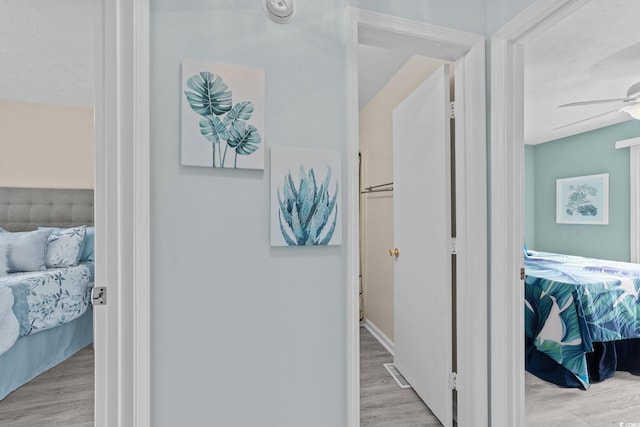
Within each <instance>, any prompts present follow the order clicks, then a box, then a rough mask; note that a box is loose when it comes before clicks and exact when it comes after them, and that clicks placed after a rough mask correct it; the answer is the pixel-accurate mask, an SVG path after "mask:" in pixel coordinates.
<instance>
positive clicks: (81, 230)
mask: <svg viewBox="0 0 640 427" xmlns="http://www.w3.org/2000/svg"><path fill="white" fill-rule="evenodd" d="M85 234H86V227H85V226H84V225H81V226H79V227H73V228H55V229H53V231H52V233H51V234H50V235H49V240H48V241H47V255H46V265H47V268H60V267H72V266H74V265H78V262H79V261H80V256H81V255H82V249H83V248H84V238H85Z"/></svg>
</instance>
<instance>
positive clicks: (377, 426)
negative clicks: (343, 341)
mask: <svg viewBox="0 0 640 427" xmlns="http://www.w3.org/2000/svg"><path fill="white" fill-rule="evenodd" d="M384 363H393V356H391V354H389V352H388V351H387V349H386V348H384V347H383V346H382V344H380V342H379V341H378V340H377V339H376V338H374V336H373V335H371V333H370V332H369V331H368V330H367V329H366V328H360V426H362V427H432V426H433V427H435V426H442V424H440V422H439V421H438V419H437V418H436V417H435V416H434V415H433V414H432V413H431V411H429V408H427V406H426V405H425V404H424V402H423V401H422V400H420V398H419V397H418V395H417V394H416V392H415V391H413V389H411V388H400V386H398V383H396V381H395V380H394V379H393V377H392V376H391V375H390V374H389V372H388V371H387V370H386V369H385V367H384V366H383V364H384Z"/></svg>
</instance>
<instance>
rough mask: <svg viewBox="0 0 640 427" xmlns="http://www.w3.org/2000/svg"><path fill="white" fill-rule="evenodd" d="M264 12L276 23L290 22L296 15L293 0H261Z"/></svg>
mask: <svg viewBox="0 0 640 427" xmlns="http://www.w3.org/2000/svg"><path fill="white" fill-rule="evenodd" d="M262 5H263V7H264V12H265V13H266V14H267V16H268V17H269V19H271V20H272V21H273V22H276V23H278V24H286V23H287V22H291V21H292V20H293V18H295V16H296V2H295V0H263V3H262Z"/></svg>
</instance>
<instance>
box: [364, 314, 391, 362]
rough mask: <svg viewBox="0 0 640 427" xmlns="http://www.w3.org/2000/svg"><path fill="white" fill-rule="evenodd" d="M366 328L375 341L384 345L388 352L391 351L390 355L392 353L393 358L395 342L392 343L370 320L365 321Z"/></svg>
mask: <svg viewBox="0 0 640 427" xmlns="http://www.w3.org/2000/svg"><path fill="white" fill-rule="evenodd" d="M364 327H365V328H367V330H368V331H369V332H371V335H373V337H374V338H375V339H377V340H378V341H380V344H382V345H383V346H384V348H386V349H387V351H389V353H391V355H392V356H393V341H391V340H390V339H389V337H388V336H386V335H385V334H384V333H383V332H382V331H381V330H380V329H378V327H377V326H376V325H374V324H373V322H372V321H371V320H369V319H364Z"/></svg>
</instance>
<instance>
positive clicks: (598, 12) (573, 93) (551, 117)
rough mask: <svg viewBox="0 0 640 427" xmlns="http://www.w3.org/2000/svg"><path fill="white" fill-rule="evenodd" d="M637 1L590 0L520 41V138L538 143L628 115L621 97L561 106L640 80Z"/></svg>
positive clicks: (619, 91)
mask: <svg viewBox="0 0 640 427" xmlns="http://www.w3.org/2000/svg"><path fill="white" fill-rule="evenodd" d="M639 22H640V1H637V0H592V1H590V2H589V3H588V4H587V5H586V6H584V7H582V8H581V9H580V10H578V11H576V12H575V13H573V14H571V15H570V16H568V17H567V18H565V19H564V20H562V21H560V22H559V23H558V24H556V25H555V26H553V27H552V28H551V29H549V30H547V31H545V32H544V33H543V34H542V35H540V36H539V37H538V38H536V39H535V40H534V41H532V42H530V43H527V44H526V47H525V143H527V144H538V143H541V142H546V141H550V140H554V139H558V138H562V137H565V136H569V135H573V134H576V133H581V132H585V131H588V130H593V129H596V128H599V127H603V126H608V125H611V124H615V123H619V122H622V121H625V120H629V116H628V115H627V114H626V113H620V112H617V111H614V112H612V113H609V114H606V115H604V116H602V117H599V118H596V119H593V120H587V121H585V122H582V123H579V124H576V125H572V126H566V127H563V128H562V129H558V130H555V131H554V130H553V129H554V128H556V127H559V126H564V125H567V124H569V123H573V122H576V121H580V120H583V119H586V118H588V117H592V116H595V115H598V114H602V113H605V112H608V111H612V110H617V109H619V108H621V107H622V106H623V104H622V103H620V102H618V103H607V104H599V105H589V106H576V107H563V108H559V107H558V106H559V105H562V104H566V103H569V102H577V101H588V100H597V99H611V98H622V97H625V96H626V93H627V89H628V88H629V86H631V85H632V84H634V83H636V82H638V81H640V28H639V27H638V23H639Z"/></svg>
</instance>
